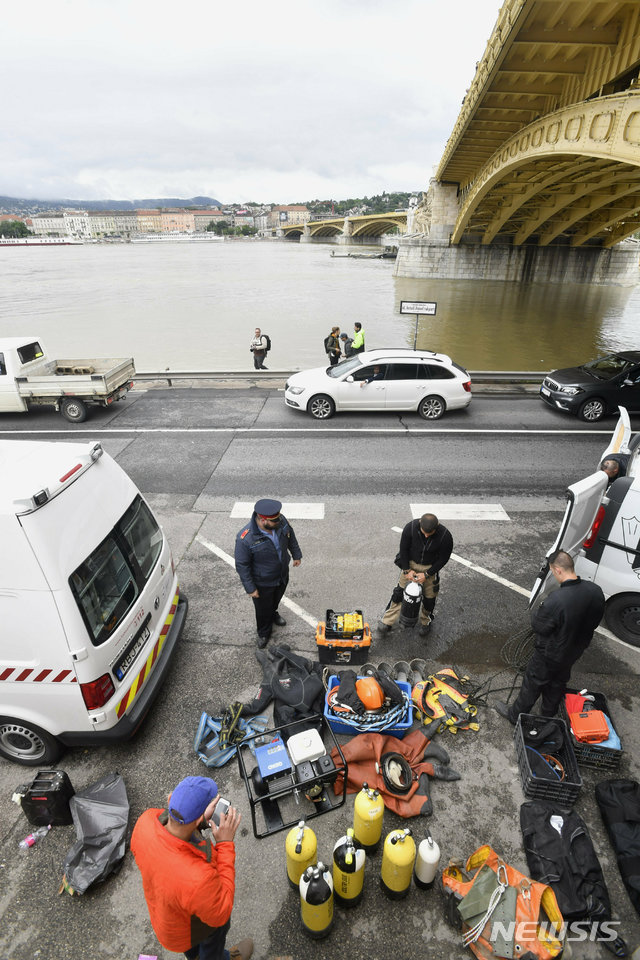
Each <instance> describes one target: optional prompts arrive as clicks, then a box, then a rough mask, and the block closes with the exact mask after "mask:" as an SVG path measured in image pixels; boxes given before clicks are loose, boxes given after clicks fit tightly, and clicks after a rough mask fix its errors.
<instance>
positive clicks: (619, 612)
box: [604, 593, 640, 647]
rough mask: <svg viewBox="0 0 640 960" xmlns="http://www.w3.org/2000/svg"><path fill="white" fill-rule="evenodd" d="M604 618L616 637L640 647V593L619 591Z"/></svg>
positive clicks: (606, 610)
mask: <svg viewBox="0 0 640 960" xmlns="http://www.w3.org/2000/svg"><path fill="white" fill-rule="evenodd" d="M604 619H605V621H606V624H607V626H608V627H609V629H610V630H611V631H612V632H613V633H615V635H616V637H619V638H620V639H621V640H625V641H626V642H627V643H630V644H632V645H633V646H634V647H640V593H619V594H618V596H617V597H611V599H610V600H609V601H608V602H607V605H606V607H605V611H604Z"/></svg>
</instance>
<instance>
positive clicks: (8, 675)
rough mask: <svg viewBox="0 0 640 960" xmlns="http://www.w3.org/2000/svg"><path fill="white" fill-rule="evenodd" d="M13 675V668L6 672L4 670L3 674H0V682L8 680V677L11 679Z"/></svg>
mask: <svg viewBox="0 0 640 960" xmlns="http://www.w3.org/2000/svg"><path fill="white" fill-rule="evenodd" d="M12 673H13V667H7V669H6V670H3V671H2V673H0V680H6V679H7V677H10V676H11V674H12Z"/></svg>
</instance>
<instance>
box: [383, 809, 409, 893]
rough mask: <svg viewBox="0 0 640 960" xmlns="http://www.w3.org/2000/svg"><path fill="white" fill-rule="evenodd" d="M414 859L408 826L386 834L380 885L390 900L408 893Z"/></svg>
mask: <svg viewBox="0 0 640 960" xmlns="http://www.w3.org/2000/svg"><path fill="white" fill-rule="evenodd" d="M415 859H416V845H415V842H414V839H413V837H412V836H411V830H410V829H409V828H408V827H406V828H405V829H404V830H392V831H391V833H388V834H387V836H386V838H385V841H384V848H383V851H382V866H381V868H380V886H381V887H382V889H383V890H384V892H385V893H386V895H387V896H388V897H390V898H391V899H392V900H400V899H401V898H402V897H406V895H407V894H408V892H409V888H410V887H411V875H412V873H413V865H414V863H415Z"/></svg>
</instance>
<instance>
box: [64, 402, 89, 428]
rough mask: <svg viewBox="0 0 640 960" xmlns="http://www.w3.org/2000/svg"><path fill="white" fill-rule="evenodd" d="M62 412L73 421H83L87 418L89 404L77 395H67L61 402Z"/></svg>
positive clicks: (67, 418) (66, 418)
mask: <svg viewBox="0 0 640 960" xmlns="http://www.w3.org/2000/svg"><path fill="white" fill-rule="evenodd" d="M60 413H61V414H62V416H63V417H64V418H65V420H69V421H70V422H71V423H82V422H83V421H84V420H86V419H87V405H86V403H84V402H83V401H82V400H78V398H77V397H67V398H66V399H65V400H63V401H62V403H61V404H60Z"/></svg>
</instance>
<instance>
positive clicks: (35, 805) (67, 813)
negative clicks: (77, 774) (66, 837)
mask: <svg viewBox="0 0 640 960" xmlns="http://www.w3.org/2000/svg"><path fill="white" fill-rule="evenodd" d="M74 793H75V790H74V789H73V787H72V786H71V781H70V780H69V777H68V776H67V774H66V773H65V772H64V770H39V771H38V773H37V775H36V778H35V780H34V781H33V782H32V783H31V784H30V785H29V786H25V787H22V788H20V790H19V796H20V805H21V807H22V809H23V811H24V814H25V816H26V818H27V820H28V821H29V823H32V824H33V825H34V826H35V827H46V826H47V825H49V824H51V826H52V827H61V826H65V825H67V824H70V823H73V819H72V817H71V810H70V807H69V800H70V799H71V797H72V796H73V795H74Z"/></svg>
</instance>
